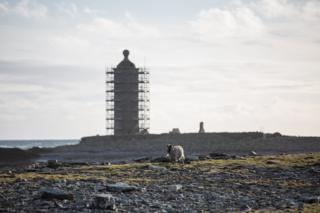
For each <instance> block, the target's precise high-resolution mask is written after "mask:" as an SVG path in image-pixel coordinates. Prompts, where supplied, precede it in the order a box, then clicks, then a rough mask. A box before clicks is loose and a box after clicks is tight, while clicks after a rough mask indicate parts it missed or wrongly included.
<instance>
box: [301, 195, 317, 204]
mask: <svg viewBox="0 0 320 213" xmlns="http://www.w3.org/2000/svg"><path fill="white" fill-rule="evenodd" d="M301 201H302V202H304V203H309V204H312V203H320V196H314V197H303V198H301Z"/></svg>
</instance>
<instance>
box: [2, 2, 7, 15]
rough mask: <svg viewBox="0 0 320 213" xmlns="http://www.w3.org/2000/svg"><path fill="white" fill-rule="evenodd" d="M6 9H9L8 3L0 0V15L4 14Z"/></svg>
mask: <svg viewBox="0 0 320 213" xmlns="http://www.w3.org/2000/svg"><path fill="white" fill-rule="evenodd" d="M8 11H9V8H8V3H7V2H4V3H1V2H0V15H4V14H6V13H8Z"/></svg>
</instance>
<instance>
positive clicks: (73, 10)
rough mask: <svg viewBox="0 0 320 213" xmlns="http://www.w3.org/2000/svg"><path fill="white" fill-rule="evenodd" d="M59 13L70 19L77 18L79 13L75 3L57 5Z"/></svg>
mask: <svg viewBox="0 0 320 213" xmlns="http://www.w3.org/2000/svg"><path fill="white" fill-rule="evenodd" d="M57 7H58V10H59V12H61V13H62V14H66V15H67V16H70V17H75V16H76V15H77V14H78V13H79V9H78V6H77V5H76V4H74V3H65V2H62V3H59V4H57Z"/></svg>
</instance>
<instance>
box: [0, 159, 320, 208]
mask: <svg viewBox="0 0 320 213" xmlns="http://www.w3.org/2000/svg"><path fill="white" fill-rule="evenodd" d="M199 159H201V160H199ZM199 159H192V160H191V159H189V160H188V161H187V162H186V163H185V164H172V163H169V162H165V161H166V160H165V159H164V158H158V159H149V158H144V159H139V160H137V161H139V162H137V163H131V164H115V165H113V164H110V163H107V162H102V163H99V164H90V163H60V162H57V161H49V162H47V163H35V164H32V165H29V166H27V167H20V168H12V169H5V170H2V171H1V172H0V212H241V211H242V212H251V211H266V212H269V211H277V212H287V211H290V212H294V211H295V212H298V211H300V212H319V211H320V204H319V201H320V182H319V177H320V153H308V154H282V155H264V156H257V155H255V153H251V156H242V157H240V156H234V155H233V156H232V155H227V154H221V153H212V154H211V155H203V156H200V158H199Z"/></svg>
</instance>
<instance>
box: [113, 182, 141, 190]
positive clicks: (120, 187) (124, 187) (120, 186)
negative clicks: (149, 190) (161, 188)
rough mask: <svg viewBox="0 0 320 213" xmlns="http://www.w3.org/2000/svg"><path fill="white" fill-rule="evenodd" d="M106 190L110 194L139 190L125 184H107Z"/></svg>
mask: <svg viewBox="0 0 320 213" xmlns="http://www.w3.org/2000/svg"><path fill="white" fill-rule="evenodd" d="M107 190H108V191H111V192H131V191H135V190H139V188H138V187H136V186H131V185H128V184H126V183H121V182H120V183H115V184H107Z"/></svg>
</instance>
